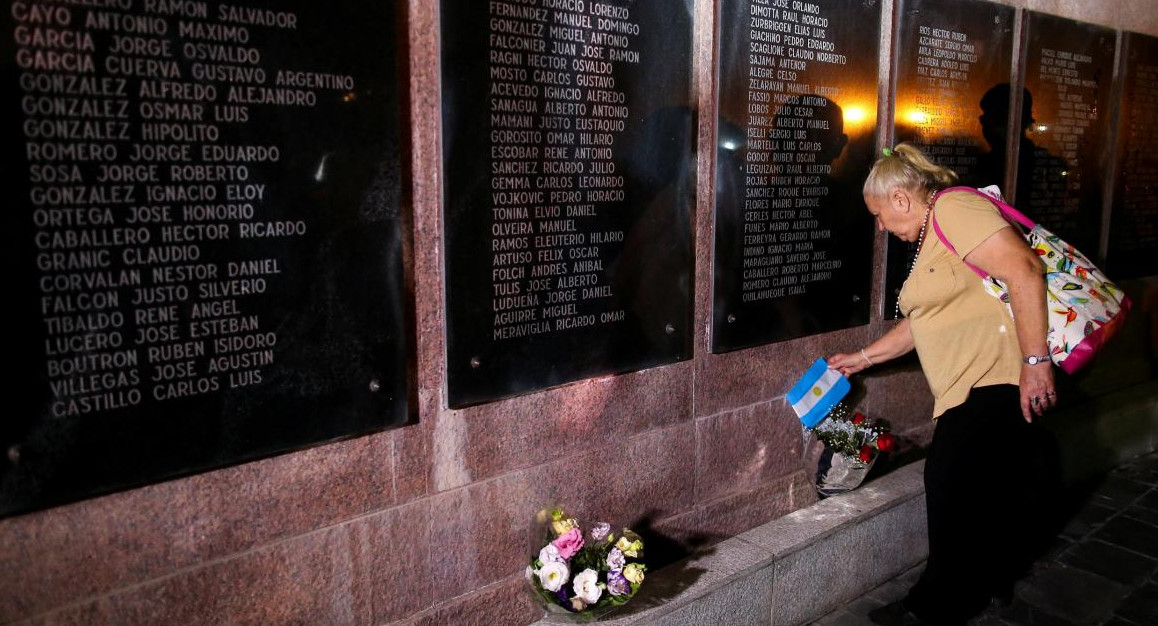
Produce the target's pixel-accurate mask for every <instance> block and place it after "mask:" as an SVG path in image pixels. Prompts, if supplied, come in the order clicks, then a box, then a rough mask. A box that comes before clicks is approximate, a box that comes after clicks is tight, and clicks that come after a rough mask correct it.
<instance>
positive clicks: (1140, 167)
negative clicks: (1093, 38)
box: [1106, 33, 1158, 279]
mask: <svg viewBox="0 0 1158 626" xmlns="http://www.w3.org/2000/svg"><path fill="white" fill-rule="evenodd" d="M1124 59H1125V63H1124V66H1125V88H1124V92H1123V97H1122V112H1121V117H1120V118H1119V119H1120V122H1119V127H1118V128H1119V130H1118V145H1117V148H1118V167H1117V172H1118V175H1117V180H1116V181H1115V183H1116V184H1115V187H1114V203H1113V210H1112V212H1111V213H1110V245H1109V249H1108V251H1107V253H1106V271H1107V272H1109V274H1110V276H1112V277H1113V278H1115V279H1120V278H1132V277H1136V276H1146V275H1150V274H1158V256H1155V254H1154V251H1155V250H1158V152H1156V151H1155V146H1158V39H1156V38H1154V37H1147V36H1145V35H1139V34H1137V33H1126V36H1125V52H1124Z"/></svg>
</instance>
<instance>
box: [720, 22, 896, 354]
mask: <svg viewBox="0 0 1158 626" xmlns="http://www.w3.org/2000/svg"><path fill="white" fill-rule="evenodd" d="M879 17H880V6H879V5H878V4H876V3H865V2H860V1H840V2H823V3H814V2H788V1H787V0H768V1H767V2H748V1H744V2H727V3H724V4H723V5H722V6H721V27H720V30H721V32H723V33H728V36H725V37H722V38H721V39H720V100H719V115H720V119H719V143H718V146H717V158H718V165H717V170H716V171H717V178H716V218H715V219H716V249H715V257H714V267H715V271H714V278H713V297H712V300H713V309H714V311H713V315H712V351H713V352H717V353H718V352H726V351H730V350H736V349H739V348H744V347H748V346H754V345H760V344H765V343H770V342H774V341H783V340H786V339H792V338H794V337H802V336H805V335H812V334H816V333H821V332H826V331H830V330H836V329H840V328H847V327H849V326H854V325H857V324H864V323H867V322H868V307H869V299H870V298H869V296H870V292H871V286H870V282H871V275H872V239H873V234H872V218H871V216H870V215H869V213H868V211H867V210H866V209H865V206H864V201H863V199H862V197H861V192H860V189H861V185H862V184H863V182H864V176H865V174H866V173H867V171H868V166H869V165H871V160H872V153H873V148H874V146H875V142H876V140H875V136H876V133H875V129H876V116H877V113H876V104H877V86H878V85H877V50H878V48H879V43H880V29H879V26H878V25H879Z"/></svg>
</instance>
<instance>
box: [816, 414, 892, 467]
mask: <svg viewBox="0 0 1158 626" xmlns="http://www.w3.org/2000/svg"><path fill="white" fill-rule="evenodd" d="M850 412H851V413H852V416H851V417H850V416H849V413H850ZM812 432H813V434H815V435H816V438H817V439H819V440H820V442H821V443H823V444H824V447H826V448H828V449H829V450H832V451H833V452H839V453H840V454H843V455H844V456H846V457H848V458H850V459H856V460H859V461H860V462H861V463H866V464H867V463H871V462H872V460H873V459H874V458H875V457H876V454H877V452H891V451H892V450H893V449H894V448H896V438H895V437H893V435H892V433H890V432H889V430H888V427H887V426H886V425H885V424H884V423H882V422H880V421H876V420H870V419H868V418H867V417H865V416H864V414H863V413H861V412H860V411H850V409H849V408H848V407H847V406H846V405H845V404H844V403H841V404H838V405H836V407H834V408H833V409H832V412H830V413H829V414H828V417H826V418H825V419H824V421H822V422H820V423H819V424H817V425H816V426H815V427H814V428H813V429H812Z"/></svg>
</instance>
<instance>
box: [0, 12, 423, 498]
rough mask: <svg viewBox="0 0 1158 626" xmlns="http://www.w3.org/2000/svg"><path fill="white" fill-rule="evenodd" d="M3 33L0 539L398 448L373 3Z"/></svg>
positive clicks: (71, 21) (394, 123) (383, 45)
mask: <svg viewBox="0 0 1158 626" xmlns="http://www.w3.org/2000/svg"><path fill="white" fill-rule="evenodd" d="M4 16H5V17H4V23H3V24H4V26H3V28H4V31H5V37H4V38H3V40H4V42H5V43H4V44H3V46H4V47H3V52H2V53H0V57H2V58H3V63H4V68H5V71H4V79H3V80H4V93H5V96H4V102H5V104H6V105H7V106H8V107H9V110H10V112H11V113H12V115H11V116H9V117H8V120H9V121H8V122H7V123H5V124H4V125H3V128H4V129H5V130H4V142H3V146H4V148H3V149H4V151H5V153H6V158H5V159H4V163H5V165H4V166H3V168H4V169H3V181H4V189H5V192H6V193H7V194H8V198H7V203H6V205H7V206H8V208H9V210H8V211H6V212H5V217H4V233H5V248H6V249H5V251H4V255H5V256H4V260H5V266H6V267H7V268H8V269H9V271H10V272H11V273H12V274H13V275H14V278H13V279H12V280H10V282H9V290H10V292H9V300H8V302H9V309H10V311H9V313H10V316H9V318H8V319H9V320H11V321H10V323H11V324H12V326H10V329H11V331H12V332H10V333H9V335H10V337H9V345H10V346H12V347H13V348H14V351H13V353H10V354H9V357H10V358H9V370H10V371H11V370H13V369H15V370H16V372H15V373H14V374H12V376H13V381H12V382H13V383H14V384H12V385H11V387H10V388H11V389H12V390H13V391H14V392H15V393H16V394H17V396H16V397H14V398H10V399H9V405H10V409H9V410H7V411H5V415H4V417H3V418H0V449H2V450H3V452H4V458H3V460H0V515H3V514H12V513H15V512H21V511H25V510H29V509H34V508H42V507H45V506H51V505H53V504H57V503H61V502H67V501H70V500H76V499H78V498H83V497H86V496H90V495H93V494H97V493H102V492H107V491H111V490H115V489H121V488H125V487H130V486H134V485H138V484H142V483H147V482H153V481H157V480H160V479H164V478H167V477H171V476H176V475H180V474H186V473H189V472H194V471H200V470H204V469H207V468H210V467H216V466H221V465H227V464H233V463H238V462H240V461H243V460H247V459H253V458H257V457H260V456H266V455H270V454H274V453H277V452H282V451H285V450H288V449H294V448H300V447H302V446H306V445H310V444H315V443H318V442H322V441H328V440H333V439H338V438H342V437H348V436H351V435H356V434H361V433H366V432H369V431H372V430H377V429H381V428H384V427H386V426H390V425H397V424H402V423H405V422H406V421H407V420H408V419H409V416H410V412H411V409H410V407H411V406H412V404H411V402H410V399H409V396H410V395H411V391H410V384H409V382H408V381H409V380H410V378H411V377H410V376H408V372H407V354H408V350H409V349H408V347H407V346H408V339H407V332H406V331H405V324H404V319H405V316H404V315H403V310H404V300H405V298H406V294H405V293H404V289H403V280H402V252H401V249H402V243H403V242H402V228H401V225H400V215H399V208H400V205H399V197H400V187H401V176H400V173H399V146H398V117H399V112H398V111H399V87H398V85H397V76H398V71H397V69H396V67H395V65H394V64H395V58H396V51H395V46H396V41H397V37H396V35H395V25H396V24H397V21H398V20H397V17H396V16H395V14H394V10H393V9H392V8H391V7H390V6H389V3H380V4H378V5H373V6H371V5H363V6H358V7H356V8H355V7H353V6H346V5H344V4H342V3H338V4H333V3H330V4H324V3H323V4H319V3H316V2H257V3H248V4H247V5H245V6H240V5H232V4H224V3H219V2H212V1H191V2H174V3H169V2H164V3H161V2H158V3H143V4H142V3H134V2H131V1H129V0H119V1H111V2H99V3H97V2H94V3H89V2H13V3H11V6H10V10H7V11H5V12H4ZM14 118H15V119H14ZM10 278H12V277H10Z"/></svg>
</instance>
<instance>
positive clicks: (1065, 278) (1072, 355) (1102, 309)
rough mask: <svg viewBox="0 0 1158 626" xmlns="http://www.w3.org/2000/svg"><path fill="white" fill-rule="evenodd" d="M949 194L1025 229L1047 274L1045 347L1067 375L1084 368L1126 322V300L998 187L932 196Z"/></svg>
mask: <svg viewBox="0 0 1158 626" xmlns="http://www.w3.org/2000/svg"><path fill="white" fill-rule="evenodd" d="M952 191H967V192H970V193H974V194H976V195H979V196H982V197H984V198H986V199H988V200H989V201H990V202H992V203H993V205H994V206H996V207H997V209H998V210H999V211H1001V214H1002V215H1003V216H1004V217H1005V219H1006V220H1008V221H1010V222H1012V223H1015V224H1020V225H1021V226H1024V227H1025V228H1026V229H1027V230H1028V232H1026V231H1022V235H1023V236H1024V237H1025V239H1026V242H1027V243H1029V247H1030V248H1032V249H1033V251H1034V252H1036V253H1037V256H1038V258H1039V259H1040V260H1041V262H1042V264H1043V265H1045V270H1046V272H1045V278H1046V281H1045V283H1046V293H1045V297H1046V302H1047V305H1048V309H1049V318H1048V320H1047V321H1048V324H1049V334H1048V335H1047V337H1046V343H1047V344H1048V345H1049V352H1050V359H1052V360H1053V362H1054V364H1055V365H1057V366H1058V367H1060V368H1062V369H1063V370H1065V371H1066V372H1067V373H1069V374H1073V373H1074V372H1076V371H1078V370H1080V369H1082V368H1083V367H1085V366H1086V365H1088V364H1089V363H1090V361H1091V360H1093V358H1094V355H1095V354H1097V352H1098V351H1099V350H1100V349H1101V348H1102V346H1103V345H1105V344H1106V342H1107V341H1109V340H1110V338H1111V337H1113V336H1114V334H1115V333H1117V332H1118V330H1119V329H1120V328H1121V326H1122V325H1123V324H1124V323H1125V319H1126V312H1127V311H1129V310H1130V299H1129V298H1128V297H1127V296H1126V294H1125V293H1124V292H1123V291H1122V290H1121V289H1119V288H1118V286H1117V285H1115V284H1114V283H1112V282H1110V279H1108V278H1106V275H1105V274H1103V273H1102V271H1101V270H1100V269H1098V268H1097V267H1096V266H1095V265H1094V264H1093V263H1091V262H1090V260H1089V259H1087V258H1086V257H1085V255H1083V254H1082V253H1081V252H1079V251H1078V250H1077V249H1076V248H1074V247H1073V246H1071V245H1070V244H1068V243H1066V242H1064V241H1062V239H1061V238H1060V237H1058V236H1057V235H1055V234H1053V233H1052V232H1050V231H1048V230H1046V228H1045V227H1044V226H1042V225H1041V224H1037V223H1034V221H1033V220H1031V219H1029V218H1028V217H1026V216H1025V215H1024V214H1022V213H1021V212H1020V211H1018V210H1017V209H1015V208H1013V207H1012V206H1010V205H1008V204H1006V203H1005V201H1004V199H1003V198H1002V197H1001V190H1000V189H998V188H997V187H996V186H990V187H984V188H982V189H974V188H972V187H950V188H948V189H944V190H942V191H940V192H938V194H937V196H936V197H938V198H939V197H940V196H941V194H945V193H949V192H952ZM934 202H936V200H935V199H934ZM932 221H933V230H934V231H936V233H937V237H938V238H939V239H940V240H941V243H943V244H945V247H947V248H948V249H949V251H950V252H952V253H953V254H957V250H956V249H955V248H954V247H953V244H951V243H949V240H948V239H946V238H945V235H944V233H942V232H941V227H940V226H938V225H937V218H936V215H934V216H933V220H932ZM962 261H964V259H962ZM965 264H966V265H968V266H969V268H970V269H972V270H973V271H974V272H975V273H976V274H977V275H979V276H981V278H982V280H983V281H984V283H985V291H986V292H987V293H989V294H990V295H992V296H994V297H996V298H1000V299H1001V301H1002V302H1004V303H1005V305H1006V306H1009V292H1008V291H1006V289H1005V285H1003V284H1002V283H1001V281H1000V280H998V279H996V278H993V277H992V276H989V275H987V274H986V273H985V272H984V271H982V270H980V269H978V268H977V267H974V266H973V265H970V264H969V263H965ZM1012 313H1013V312H1012V310H1011V311H1010V314H1011V315H1012Z"/></svg>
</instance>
